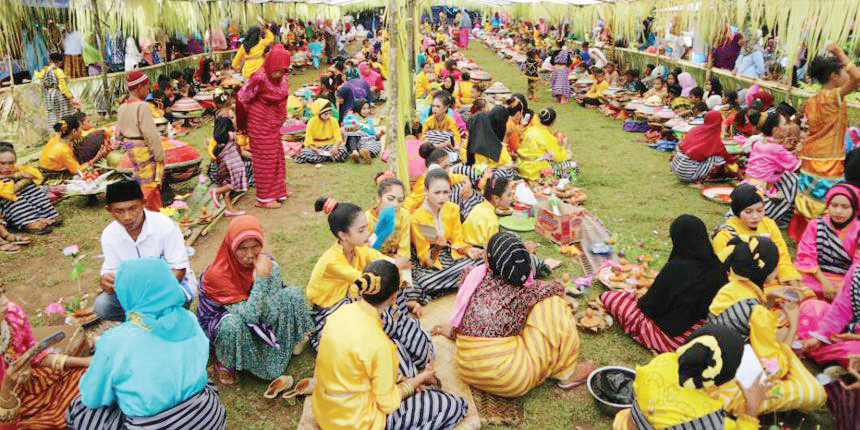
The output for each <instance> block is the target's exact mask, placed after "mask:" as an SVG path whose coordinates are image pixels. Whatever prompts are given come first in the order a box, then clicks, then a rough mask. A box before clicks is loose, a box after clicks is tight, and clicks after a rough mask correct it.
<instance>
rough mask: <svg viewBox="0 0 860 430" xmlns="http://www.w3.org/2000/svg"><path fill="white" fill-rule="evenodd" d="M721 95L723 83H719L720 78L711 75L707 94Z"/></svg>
mask: <svg viewBox="0 0 860 430" xmlns="http://www.w3.org/2000/svg"><path fill="white" fill-rule="evenodd" d="M714 94H717V95H720V96H721V95H723V84H722V83H720V78H717V77H712V78H711V92H710V93H709V95H714Z"/></svg>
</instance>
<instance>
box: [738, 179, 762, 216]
mask: <svg viewBox="0 0 860 430" xmlns="http://www.w3.org/2000/svg"><path fill="white" fill-rule="evenodd" d="M731 198H732V205H731V207H732V213H733V214H734V215H735V216H740V215H741V212H743V211H744V209H746V208H748V207H750V206H752V205H754V204H756V203H761V202H762V201H764V200H763V199H762V197H761V194H759V192H758V190H757V189H756V187H754V186H752V185H749V184H742V185H739V186H738V187H737V188H735V189H734V190H733V191H732V194H731Z"/></svg>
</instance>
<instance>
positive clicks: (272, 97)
mask: <svg viewBox="0 0 860 430" xmlns="http://www.w3.org/2000/svg"><path fill="white" fill-rule="evenodd" d="M289 68H290V54H289V53H288V52H287V51H286V50H285V49H284V46H283V45H280V44H278V45H276V46H275V47H274V48H273V49H272V51H271V52H269V54H268V56H267V57H266V62H265V64H264V65H263V67H261V68H260V69H259V70H257V71H256V72H254V74H253V75H251V78H250V79H248V82H246V83H245V86H243V87H242V89H241V90H240V91H239V96H238V101H239V105H238V108H237V114H238V116H239V120H238V121H237V122H238V126H239V127H238V128H239V130H240V131H245V132H246V133H248V138H249V141H250V143H251V165H252V167H253V168H254V182H255V187H256V188H257V206H258V207H261V208H266V209H277V208H280V207H281V203H280V202H279V200H280V201H283V200H285V199H286V198H287V197H289V196H290V193H289V191H287V186H286V184H285V182H284V181H285V180H286V164H285V160H284V147H283V144H282V143H281V134H280V128H281V125H282V124H283V123H284V120H285V119H286V117H287V99H288V98H289V97H290V84H289V81H288V79H287V77H286V74H287V70H288V69H289Z"/></svg>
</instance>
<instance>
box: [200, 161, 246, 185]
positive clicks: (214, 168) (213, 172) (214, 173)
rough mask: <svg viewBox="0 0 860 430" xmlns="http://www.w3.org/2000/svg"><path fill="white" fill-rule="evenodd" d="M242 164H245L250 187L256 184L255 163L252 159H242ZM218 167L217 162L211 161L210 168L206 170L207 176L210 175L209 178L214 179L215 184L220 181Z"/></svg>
mask: <svg viewBox="0 0 860 430" xmlns="http://www.w3.org/2000/svg"><path fill="white" fill-rule="evenodd" d="M242 165H243V166H245V177H246V178H248V187H249V188H250V187H253V186H254V167H253V166H254V165H253V163H252V162H251V160H246V159H244V158H243V159H242ZM218 168H219V165H218V163H217V162H214V161H210V162H209V168H208V170H207V171H206V176H207V177H209V180H210V181H212V183H213V184H217V183H218Z"/></svg>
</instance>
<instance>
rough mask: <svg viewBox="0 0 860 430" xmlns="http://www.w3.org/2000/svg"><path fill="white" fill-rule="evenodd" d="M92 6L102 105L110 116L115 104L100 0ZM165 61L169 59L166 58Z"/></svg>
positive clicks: (94, 0)
mask: <svg viewBox="0 0 860 430" xmlns="http://www.w3.org/2000/svg"><path fill="white" fill-rule="evenodd" d="M91 4H92V6H93V27H95V30H96V45H97V47H98V48H99V65H100V68H101V70H100V72H101V75H102V103H104V105H103V107H104V109H105V115H110V113H111V105H112V104H113V103H112V100H111V92H110V88H108V78H107V72H108V67H107V63H105V48H104V38H103V37H104V36H103V33H102V23H101V20H100V19H99V2H98V0H91ZM164 60H167V59H166V58H165V59H164ZM96 110H98V108H96Z"/></svg>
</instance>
